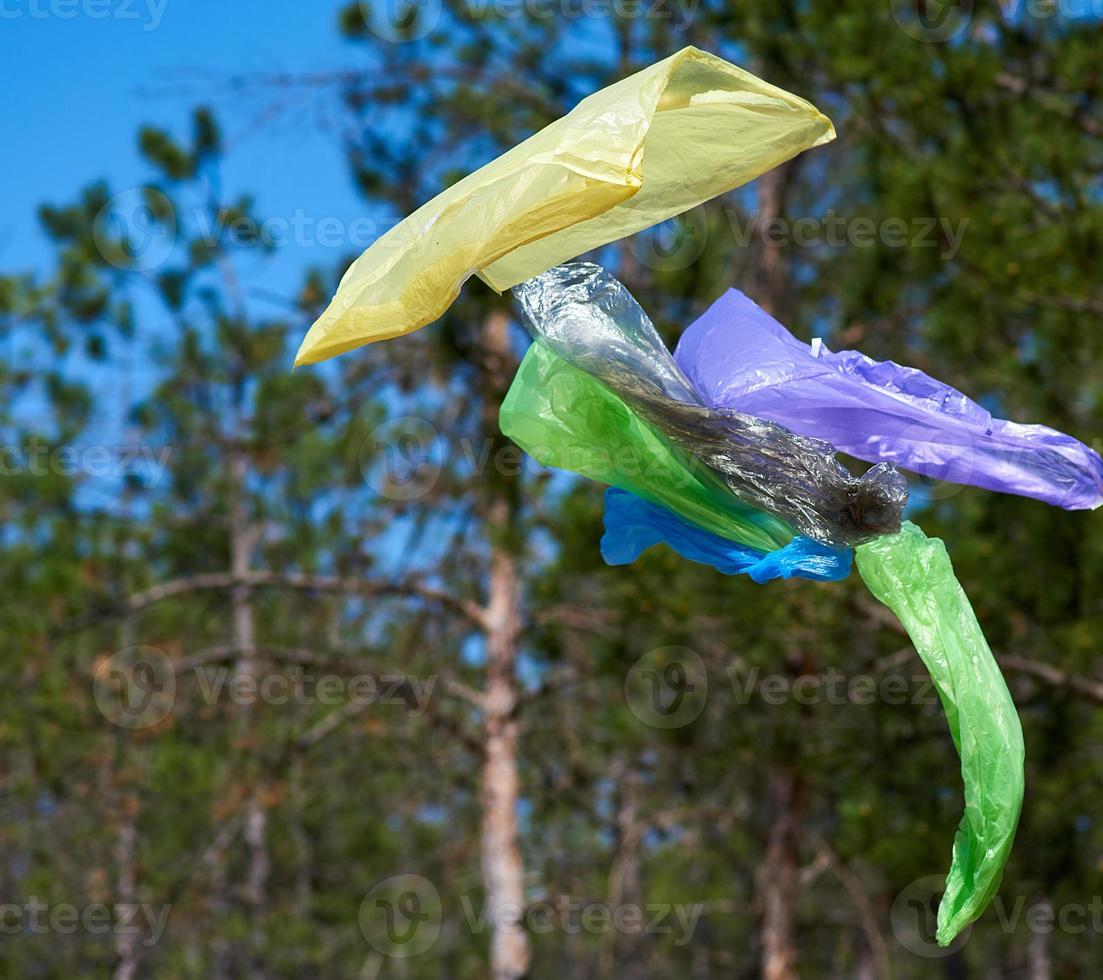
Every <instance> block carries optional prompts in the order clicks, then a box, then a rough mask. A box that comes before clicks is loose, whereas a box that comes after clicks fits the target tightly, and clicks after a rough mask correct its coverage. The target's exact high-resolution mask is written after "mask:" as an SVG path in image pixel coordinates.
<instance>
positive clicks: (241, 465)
mask: <svg viewBox="0 0 1103 980" xmlns="http://www.w3.org/2000/svg"><path fill="white" fill-rule="evenodd" d="M230 466H231V482H232V486H231V490H230V563H231V571H232V573H233V577H234V579H235V580H236V581H243V580H244V579H245V578H246V577H247V576H248V574H249V557H250V551H251V550H252V545H253V533H252V529H251V527H250V525H249V518H248V515H247V513H246V508H245V493H246V486H245V484H246V476H247V474H248V460H247V458H246V456H245V452H244V450H243V449H242V448H241V447H240V446H236V447H235V448H234V453H233V456H232V457H231V462H230ZM231 601H232V606H233V634H234V648H235V651H236V663H237V674H238V676H246V677H250V678H252V679H253V681H254V682H255V684H254V686H252V687H251V688H250V689H251V690H253V691H256V690H257V689H258V686H259V681H260V676H259V675H260V665H259V664H258V662H257V644H256V623H255V620H254V617H253V606H252V600H251V597H250V593H249V587H248V586H245V585H236V586H235V587H234V590H233V595H232V600H231ZM243 710H244V718H243V720H242V728H243V732H242V739H241V742H242V745H243V748H244V750H245V751H246V752H247V753H252V754H253V755H254V758H253V759H252V760H251V764H250V765H247V766H246V767H245V768H246V771H248V772H250V773H251V774H252V776H253V779H252V786H250V787H249V799H248V801H247V803H246V805H245V806H246V809H245V828H244V832H245V843H246V846H247V847H248V849H249V864H248V868H247V870H246V875H245V902H246V905H247V906H248V909H249V915H250V918H251V931H250V938H249V962H250V972H251V973H252V974H253V975H255V976H258V977H262V976H263V975H264V970H263V968H262V966H261V964H260V962H259V960H260V959H261V958H262V957H263V955H264V947H265V937H264V913H265V906H266V904H267V888H268V868H269V861H268V841H267V836H268V835H267V830H268V813H267V811H266V810H265V808H264V801H263V799H262V790H263V787H262V783H261V778H260V776H261V769H260V764H259V759H257V758H256V753H258V752H259V740H258V739H257V737H256V735H257V727H258V726H257V710H258V709H257V705H256V704H248V705H246V706H245V707H244V709H243Z"/></svg>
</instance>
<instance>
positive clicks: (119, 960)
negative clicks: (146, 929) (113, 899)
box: [114, 793, 138, 980]
mask: <svg viewBox="0 0 1103 980" xmlns="http://www.w3.org/2000/svg"><path fill="white" fill-rule="evenodd" d="M137 809H138V800H137V797H135V796H133V795H131V794H129V793H126V794H124V795H123V796H122V798H121V799H120V801H119V828H118V834H117V836H116V838H115V866H116V869H117V872H118V885H117V887H118V902H119V903H120V904H121V905H135V904H136V903H137V901H138V885H137V880H136V876H135V872H134V863H135V849H136V845H137V841H138V830H137V824H136V818H137ZM115 956H116V960H115V972H114V980H134V977H135V976H136V975H137V969H138V936H137V935H136V934H134V933H133V932H131V931H130V930H127V929H120V930H118V932H116V933H115Z"/></svg>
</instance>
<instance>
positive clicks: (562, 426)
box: [499, 341, 793, 551]
mask: <svg viewBox="0 0 1103 980" xmlns="http://www.w3.org/2000/svg"><path fill="white" fill-rule="evenodd" d="M499 425H500V427H501V430H502V432H503V433H504V434H505V435H507V436H508V437H509V438H510V439H512V440H513V441H514V442H515V443H517V445H518V446H520V447H521V448H522V449H524V450H525V452H527V453H528V454H529V455H530V456H532V457H533V458H534V459H536V460H537V461H538V462H540V463H542V464H543V465H545V466H556V467H559V468H560V469H565V470H570V471H572V472H574V473H579V474H581V475H582V476H587V477H589V478H590V479H591V480H597V481H598V482H600V483H607V484H609V485H611V486H614V487H620V488H621V489H622V490H628V491H630V492H631V493H634V494H635V495H636V496H638V497H643V498H644V499H645V500H649V501H651V502H652V503H657V504H660V505H662V506H664V507H666V508H668V509H670V510H673V511H675V512H676V513H678V514H679V515H681V516H682V517H684V518H685V519H686V520H688V521H690V522H692V523H693V524H695V525H697V526H698V527H702V528H705V529H706V530H709V531H711V532H712V533H714V534H718V535H720V537H722V538H726V539H727V540H729V541H735V542H737V543H739V544H743V545H746V546H748V547H751V548H756V549H760V550H762V551H773V550H774V549H776V548H780V547H784V546H785V545H787V544H788V543H789V542H790V541H791V540H792V538H793V529H792V528H791V527H789V525H787V524H786V523H785V522H784V521H781V520H779V519H778V518H776V517H774V516H772V515H770V514H767V513H765V512H764V511H761V510H758V509H757V508H754V507H751V506H749V505H748V504H745V503H743V502H742V501H740V500H738V499H737V498H736V497H734V496H733V495H732V494H731V492H730V491H729V490H728V488H727V487H726V486H725V485H724V483H723V481H721V480H720V479H719V477H717V476H716V474H714V473H713V472H712V471H711V470H710V469H708V467H706V466H702V465H700V464H699V463H697V462H696V461H695V460H693V459H692V458H689V457H687V456H686V455H685V454H684V453H682V452H681V451H680V449H679V448H678V447H677V446H674V445H672V444H671V443H670V442H669V440H667V439H665V438H663V436H662V435H661V434H659V433H658V432H656V431H655V430H654V429H653V428H652V427H651V426H650V425H649V424H648V423H647V422H646V421H645V420H644V419H642V418H640V417H639V415H637V414H636V412H635V411H634V410H633V409H632V408H631V407H630V406H629V405H626V404H625V402H624V401H623V400H622V399H621V398H620V397H619V396H618V395H617V394H616V393H615V392H613V391H611V390H610V389H609V388H607V387H605V385H603V384H601V383H600V382H599V381H597V380H596V379H594V378H593V377H592V376H591V375H589V374H587V373H586V372H585V371H582V370H580V369H579V368H576V367H575V366H574V365H573V364H570V363H568V362H567V361H565V360H564V359H563V358H561V357H560V356H559V355H558V354H556V353H555V352H554V351H552V350H550V349H549V348H547V347H545V346H544V344H543V343H541V342H540V341H536V342H535V343H533V344H532V345H531V346H530V347H529V349H528V351H527V353H526V354H525V357H524V359H523V360H522V361H521V366H520V367H519V368H518V369H517V375H516V377H515V378H514V379H513V384H512V385H511V386H510V389H509V391H508V392H507V394H506V397H505V400H504V401H503V402H502V408H501V412H500V415H499Z"/></svg>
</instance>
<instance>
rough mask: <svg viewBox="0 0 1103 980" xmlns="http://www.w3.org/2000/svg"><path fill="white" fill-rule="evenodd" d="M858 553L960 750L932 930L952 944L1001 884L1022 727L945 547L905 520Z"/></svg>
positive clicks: (1015, 808)
mask: <svg viewBox="0 0 1103 980" xmlns="http://www.w3.org/2000/svg"><path fill="white" fill-rule="evenodd" d="M855 555H856V559H857V563H858V571H859V572H860V573H861V576H862V578H863V580H864V581H865V583H866V585H867V586H869V590H870V592H872V593H873V595H874V596H876V597H877V598H878V599H879V600H880V601H881V602H883V603H884V604H885V605H886V606H888V607H889V608H890V609H891V610H892V611H893V612H894V613H896V616H897V618H898V619H899V620H900V622H901V623H902V624H903V625H904V628H905V629H906V630H907V632H908V635H909V636H910V637H911V639H912V643H914V644H915V649H916V650H917V651H918V653H919V656H920V657H921V658H922V660H923V663H924V664H925V665H926V667H927V670H928V671H929V672H930V675H931V680H932V681H934V684H935V687H936V688H937V689H938V696H939V698H940V699H941V700H942V707H943V708H944V709H945V711H946V720H947V722H948V723H949V726H950V734H951V736H952V737H953V740H954V745H955V746H956V747H957V750H958V754H959V755H960V756H961V775H962V779H963V781H964V783H965V816H964V817H962V820H961V825H960V827H959V828H958V832H957V837H956V838H955V840H954V852H953V861H952V863H951V866H950V873H949V874H948V875H947V877H946V890H945V892H944V893H943V896H942V902H941V904H940V905H939V908H938V931H937V935H936V938H937V940H938V942H939V944H940V945H942V946H948V945H949V944H950V943H951V942H952V941H953V939H954V937H955V936H956V935H957V934H958V933H959V932H961V930H962V929H964V928H965V927H966V926H967V925H968V924H969V923H970V922H972V921H973V920H974V919H976V918H977V917H978V916H979V915H980V914H981V913H982V912H983V911H984V910H985V908H986V907H987V906H988V903H989V902H991V901H992V898H993V897H994V896H995V894H996V892H997V891H998V890H999V887H1000V880H1001V878H1002V877H1003V867H1004V864H1005V863H1006V861H1007V856H1008V854H1009V853H1010V851H1011V845H1012V843H1013V841H1014V839H1015V828H1016V826H1017V825H1018V821H1019V812H1020V810H1021V809H1022V805H1023V791H1024V782H1025V776H1024V772H1023V764H1024V763H1023V759H1024V754H1025V749H1024V746H1023V731H1022V726H1021V725H1020V723H1019V716H1018V713H1017V712H1016V711H1015V705H1014V703H1013V702H1012V700H1011V695H1010V694H1009V693H1008V690H1007V684H1006V683H1005V682H1004V679H1003V675H1002V674H1001V673H1000V669H999V667H998V666H997V664H996V661H995V658H994V657H993V656H992V651H991V650H990V649H989V648H988V643H987V641H986V640H985V638H984V634H983V633H982V632H981V628H980V624H979V623H978V622H977V617H976V614H975V613H974V612H973V607H972V606H971V605H970V604H969V598H968V596H966V594H965V592H964V590H963V589H962V588H961V585H960V584H959V583H958V580H957V578H956V577H955V575H954V568H953V565H952V564H951V563H950V558H949V555H948V554H947V553H946V546H945V545H944V544H943V543H942V542H941V541H940V540H938V539H937V538H928V537H927V536H926V535H925V534H924V533H923V532H922V531H921V530H920V529H919V528H918V527H916V526H915V525H914V524H912V523H911V522H910V521H907V522H905V524H904V526H903V529H902V530H901V532H900V533H899V534H895V535H891V536H888V537H884V538H880V539H878V540H877V541H873V542H871V543H869V544H865V545H862V546H861V547H860V548H858V549H857V550H856V552H855Z"/></svg>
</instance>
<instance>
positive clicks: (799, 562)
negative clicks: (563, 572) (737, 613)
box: [601, 487, 854, 585]
mask: <svg viewBox="0 0 1103 980" xmlns="http://www.w3.org/2000/svg"><path fill="white" fill-rule="evenodd" d="M657 544H665V545H667V546H668V547H670V548H673V549H674V551H676V552H677V553H678V554H679V555H681V556H682V557H683V558H686V559H688V560H689V561H695V562H698V563H699V564H702V565H711V566H712V567H713V568H715V569H716V570H717V571H718V572H721V573H723V574H724V575H749V576H750V577H751V579H752V580H753V581H755V582H757V583H759V584H760V585H761V584H764V583H766V582H769V581H771V580H772V579H775V578H806V579H812V580H814V581H819V582H837V581H840V580H842V579H844V578H846V577H847V576H848V575H849V574H850V567H851V564H852V560H853V557H854V553H853V552H852V551H849V550H847V549H841V548H832V547H830V546H829V545H825V544H820V543H819V542H818V541H813V540H812V539H811V538H805V537H796V538H793V540H792V541H790V542H789V543H788V544H787V545H786V546H785V547H784V548H779V549H778V550H777V551H766V552H764V551H758V550H756V549H754V548H748V547H747V546H746V545H739V544H735V543H734V542H731V541H726V540H725V539H724V538H721V537H718V536H717V535H715V534H712V533H711V532H710V531H705V530H704V529H702V528H699V527H694V525H692V524H690V523H689V522H688V521H685V520H683V519H682V518H681V517H679V516H678V515H677V514H675V513H674V512H673V511H670V510H667V509H666V508H665V507H660V506H659V505H658V504H653V503H650V502H649V501H646V500H644V499H643V498H641V497H637V496H636V495H635V494H631V493H626V492H625V491H624V490H618V489H617V488H616V487H610V488H609V489H608V490H606V491H605V534H604V535H602V538H601V556H602V557H603V558H604V559H605V561H606V563H607V564H609V565H630V564H632V562H634V561H635V560H636V559H637V558H639V556H640V555H641V554H643V552H645V551H646V550H647V549H648V548H651V547H652V546H654V545H657Z"/></svg>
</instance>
